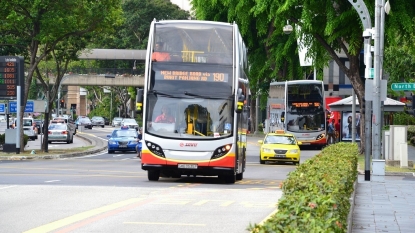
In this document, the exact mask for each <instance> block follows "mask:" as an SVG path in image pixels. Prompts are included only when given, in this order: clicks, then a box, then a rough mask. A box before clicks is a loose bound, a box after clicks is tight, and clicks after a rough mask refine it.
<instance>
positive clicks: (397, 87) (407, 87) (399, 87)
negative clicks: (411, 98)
mask: <svg viewBox="0 0 415 233" xmlns="http://www.w3.org/2000/svg"><path fill="white" fill-rule="evenodd" d="M391 89H392V90H393V91H413V90H415V83H392V85H391Z"/></svg>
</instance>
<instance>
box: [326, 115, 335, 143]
mask: <svg viewBox="0 0 415 233" xmlns="http://www.w3.org/2000/svg"><path fill="white" fill-rule="evenodd" d="M335 133H336V129H335V128H334V119H333V120H332V121H331V122H330V124H329V126H328V127H327V144H333V143H334V142H335V140H336V139H335V138H334V135H335Z"/></svg>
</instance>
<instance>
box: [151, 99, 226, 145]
mask: <svg viewBox="0 0 415 233" xmlns="http://www.w3.org/2000/svg"><path fill="white" fill-rule="evenodd" d="M204 94H206V95H208V94H209V93H204ZM177 96H178V95H175V94H173V93H172V94H171V95H157V94H149V96H148V109H147V110H148V111H147V129H148V132H149V133H151V134H154V135H158V136H162V137H171V138H183V137H184V138H201V139H203V138H212V137H226V136H229V135H231V134H232V128H233V127H232V123H233V112H232V111H231V108H232V100H231V99H229V98H215V99H209V98H197V97H188V98H180V99H178V98H176V97H177Z"/></svg>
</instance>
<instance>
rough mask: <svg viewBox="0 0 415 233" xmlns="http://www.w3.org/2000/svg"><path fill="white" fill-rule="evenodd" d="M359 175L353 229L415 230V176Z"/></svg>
mask: <svg viewBox="0 0 415 233" xmlns="http://www.w3.org/2000/svg"><path fill="white" fill-rule="evenodd" d="M370 179H371V180H370V181H365V180H364V175H359V176H358V182H357V185H356V192H355V198H354V206H353V223H352V227H350V229H351V232H354V233H366V232H368V233H369V232H401V233H407V232H408V233H409V232H415V176H414V175H413V174H412V175H407V176H387V175H386V176H371V178H370Z"/></svg>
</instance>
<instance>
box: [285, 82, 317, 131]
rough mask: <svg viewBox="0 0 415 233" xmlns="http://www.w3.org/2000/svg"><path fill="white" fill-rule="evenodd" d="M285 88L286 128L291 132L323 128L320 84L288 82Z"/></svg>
mask: <svg viewBox="0 0 415 233" xmlns="http://www.w3.org/2000/svg"><path fill="white" fill-rule="evenodd" d="M287 89H288V90H287V92H288V93H287V94H288V95H287V116H286V121H287V129H288V130H289V131H291V132H310V131H321V130H324V126H325V122H324V121H325V117H324V102H323V100H324V98H323V92H324V90H321V89H322V88H321V84H310V83H308V84H289V85H288V86H287Z"/></svg>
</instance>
